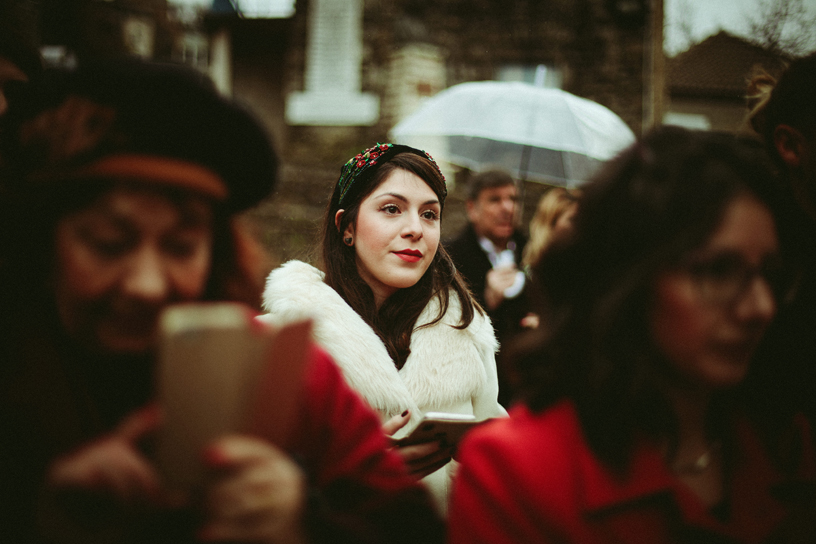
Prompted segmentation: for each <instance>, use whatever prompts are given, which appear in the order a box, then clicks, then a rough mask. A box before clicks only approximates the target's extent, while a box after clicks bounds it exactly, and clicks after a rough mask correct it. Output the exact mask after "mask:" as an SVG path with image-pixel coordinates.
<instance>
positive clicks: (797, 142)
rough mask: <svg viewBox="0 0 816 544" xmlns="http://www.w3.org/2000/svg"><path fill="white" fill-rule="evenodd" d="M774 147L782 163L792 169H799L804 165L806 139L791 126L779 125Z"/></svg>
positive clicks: (775, 133) (775, 131)
mask: <svg viewBox="0 0 816 544" xmlns="http://www.w3.org/2000/svg"><path fill="white" fill-rule="evenodd" d="M773 139H774V147H776V152H777V153H779V157H780V158H781V159H782V161H783V162H784V163H785V164H787V165H788V166H790V167H793V168H797V167H799V166H800V165H801V164H802V159H803V158H804V155H805V152H806V149H805V137H804V136H803V135H802V133H801V132H799V131H798V130H797V129H795V128H793V127H792V126H790V125H779V126H777V127H776V128H775V129H774V133H773Z"/></svg>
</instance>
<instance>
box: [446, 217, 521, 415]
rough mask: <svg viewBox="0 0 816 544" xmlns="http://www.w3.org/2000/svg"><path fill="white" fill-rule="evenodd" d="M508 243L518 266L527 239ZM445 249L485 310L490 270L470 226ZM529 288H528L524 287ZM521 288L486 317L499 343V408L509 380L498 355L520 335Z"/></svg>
mask: <svg viewBox="0 0 816 544" xmlns="http://www.w3.org/2000/svg"><path fill="white" fill-rule="evenodd" d="M511 240H512V241H513V242H514V243H515V244H516V247H515V250H514V253H515V257H516V263H520V262H521V253H522V251H523V250H524V245H525V244H526V243H527V239H526V238H525V237H524V235H523V234H521V233H520V232H518V231H516V232H515V233H513V236H512V238H511ZM444 246H445V248H446V249H447V250H448V253H450V256H451V258H452V259H453V262H454V264H455V265H456V269H457V270H458V271H459V273H460V274H461V275H462V276H463V277H464V279H465V281H466V282H467V284H468V286H469V287H470V290H471V292H472V293H473V297H474V298H475V299H476V300H477V301H478V302H479V304H481V305H482V307H483V308H485V310H487V306H486V305H485V300H484V292H485V283H486V278H487V272H488V271H489V270H490V269H491V268H492V265H491V264H490V259H489V258H488V257H487V253H485V251H484V249H482V246H481V245H479V239H478V237H477V236H476V231H474V230H473V226H472V225H468V226H467V228H465V229H464V230H463V231H462V232H461V233H460V234H459V236H457V237H456V238H455V239H453V240H450V241H448V242H445V244H444ZM528 285H529V284H528ZM528 285H525V287H524V290H522V292H521V294H519V295H518V296H517V297H515V298H511V299H504V300H503V301H502V303H501V304H499V306H498V307H497V308H495V309H494V310H488V311H487V313H488V315H489V316H490V319H491V321H492V322H493V328H494V329H495V330H496V339H497V340H498V341H499V355H498V356H497V364H498V372H499V402H500V403H501V404H502V405H503V406H508V405H509V403H510V402H511V399H512V391H511V385H510V380H509V377H508V375H507V369H506V368H504V367H506V364H504V362H503V357H502V353H503V352H504V351H506V350H505V349H504V347H506V345H507V344H508V343H509V342H510V341H511V340H512V338H513V337H514V336H515V335H517V334H519V333H521V332H522V331H523V330H524V329H523V328H522V327H521V320H522V319H523V318H524V316H526V315H527V314H528V313H529V311H530V300H529V294H528V292H529V288H528Z"/></svg>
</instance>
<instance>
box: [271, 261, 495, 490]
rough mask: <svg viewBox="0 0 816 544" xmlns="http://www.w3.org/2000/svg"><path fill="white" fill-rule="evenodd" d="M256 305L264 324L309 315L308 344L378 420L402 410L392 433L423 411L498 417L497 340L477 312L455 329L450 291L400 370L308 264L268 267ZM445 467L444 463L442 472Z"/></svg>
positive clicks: (455, 304)
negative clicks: (311, 340) (444, 307)
mask: <svg viewBox="0 0 816 544" xmlns="http://www.w3.org/2000/svg"><path fill="white" fill-rule="evenodd" d="M263 304H264V308H265V309H266V310H267V311H268V312H269V314H267V315H266V316H264V317H263V318H262V319H265V320H267V321H269V322H272V323H285V322H290V321H295V320H300V319H305V318H311V319H313V320H314V337H315V341H316V342H317V343H318V344H320V345H321V346H322V347H323V348H325V349H326V351H328V352H329V354H331V356H332V357H333V358H334V360H335V361H336V362H337V364H338V366H339V367H340V369H341V370H342V372H343V375H344V376H345V378H346V380H347V381H348V383H349V384H350V385H351V386H352V387H353V388H354V389H356V390H357V391H358V392H359V393H360V394H361V395H362V396H363V397H364V398H365V399H366V401H367V402H368V403H369V405H371V407H372V408H374V409H375V410H377V411H378V412H379V413H380V415H381V417H382V419H383V421H385V420H387V419H388V418H390V417H391V416H393V415H396V414H400V413H402V412H403V411H404V410H406V409H410V410H411V414H412V415H411V419H412V421H411V423H409V424H408V425H407V426H406V427H404V428H403V429H401V430H400V431H399V432H398V433H397V434H396V435H395V436H396V437H400V436H403V435H404V434H405V433H406V432H407V431H408V430H409V428H411V427H413V424H415V423H416V421H418V420H419V418H421V416H422V413H424V412H431V411H433V412H454V413H462V414H473V415H475V416H476V418H477V419H484V418H488V417H494V416H499V415H504V414H506V412H505V411H504V409H503V408H502V407H501V405H499V403H498V401H497V400H496V399H497V396H498V389H499V388H498V380H497V376H496V359H495V353H496V350H497V349H498V344H497V342H496V336H495V333H494V332H493V327H492V325H491V323H490V319H489V318H488V317H487V316H483V315H481V314H479V313H478V312H477V313H476V315H475V316H474V318H473V321H472V322H471V324H470V325H469V326H468V327H467V328H466V329H464V330H459V329H455V328H454V327H453V326H455V325H456V324H458V322H459V318H460V312H461V306H460V304H459V299H458V297H457V296H455V295H453V296H451V297H450V303H449V305H448V311H447V313H446V314H445V316H444V317H443V318H442V320H441V321H440V322H438V323H436V324H434V325H432V326H430V327H426V328H421V329H419V330H415V331H414V332H413V334H412V336H411V354H410V355H409V356H408V359H407V361H406V362H405V365H403V367H402V369H400V370H397V367H396V366H395V365H394V362H393V361H392V360H391V357H389V355H388V351H387V350H386V348H385V345H384V344H383V343H382V341H381V340H380V338H379V337H378V336H377V334H376V333H375V332H374V330H373V329H371V327H370V326H368V324H366V323H365V321H363V319H362V318H361V317H360V316H359V314H357V312H355V311H354V310H353V309H352V308H351V307H350V306H349V305H348V304H346V302H345V301H344V300H343V299H342V297H341V296H340V295H339V294H338V293H337V292H336V291H335V290H334V289H332V288H331V287H329V286H328V285H326V284H325V283H324V282H323V273H322V272H320V271H319V270H318V269H316V268H314V267H313V266H311V265H309V264H306V263H303V262H300V261H289V262H288V263H286V264H284V265H283V266H281V267H280V268H278V269H276V270H274V271H273V272H272V273H271V274H270V275H269V278H268V279H267V284H266V290H265V292H264V301H263ZM438 311H439V302H438V301H437V300H436V299H434V300H432V301H431V302H430V303H429V304H428V306H427V307H426V308H425V310H423V312H422V314H420V316H419V319H418V320H417V326H419V325H422V324H424V323H428V322H430V321H431V320H433V319H434V317H436V315H437V313H438ZM453 465H454V463H449V465H448V466H449V468H448V472H449V471H451V470H453V468H454V467H453ZM441 472H445V471H437V472H436V473H434V474H432V475H431V476H430V477H428V478H426V482H427V483H428V484H429V485H430V486H431V488H432V490H433V491H434V493H435V495H437V498H440V497H439V495H440V494H442V495H443V496H444V497H446V496H447V481H445V482H441V481H437V482H433V481H428V480H429V479H431V480H438V478H431V477H433V476H435V475H437V476H441V474H440V473H441ZM445 480H447V479H445ZM434 484H436V485H434ZM440 485H441V486H442V489H439V487H440Z"/></svg>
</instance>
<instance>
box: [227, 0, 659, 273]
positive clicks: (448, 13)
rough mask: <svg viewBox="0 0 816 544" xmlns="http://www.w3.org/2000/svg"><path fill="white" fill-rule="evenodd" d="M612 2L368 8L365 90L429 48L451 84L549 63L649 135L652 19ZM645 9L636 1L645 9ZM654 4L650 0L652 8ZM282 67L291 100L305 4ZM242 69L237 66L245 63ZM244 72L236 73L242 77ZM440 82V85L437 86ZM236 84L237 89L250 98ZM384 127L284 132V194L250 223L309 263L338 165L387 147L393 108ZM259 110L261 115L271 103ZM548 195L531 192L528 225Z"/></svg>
mask: <svg viewBox="0 0 816 544" xmlns="http://www.w3.org/2000/svg"><path fill="white" fill-rule="evenodd" d="M615 4H616V3H615V2H612V1H610V0H514V1H512V2H508V1H507V0H365V3H364V13H363V65H362V74H361V76H362V77H361V83H362V91H363V92H370V93H375V94H377V95H378V96H380V97H386V96H387V95H388V94H389V92H388V89H390V88H393V86H394V82H393V81H390V79H389V78H391V77H393V73H394V70H393V68H394V59H395V58H397V59H399V58H400V57H399V55H398V52H400V51H403V50H404V48H406V47H409V48H410V46H412V45H417V44H424V45H427V46H430V47H432V48H433V50H434V51H435V52H437V54H439V55H440V56H441V57H442V58H443V59H444V62H445V71H446V74H445V79H446V80H447V81H446V85H447V86H450V85H454V84H457V83H462V82H465V81H476V80H487V79H493V78H494V77H495V76H496V74H497V72H498V70H499V69H500V68H501V67H502V66H505V65H510V64H522V65H532V66H535V65H537V64H547V65H550V66H553V67H556V68H557V69H559V70H560V71H561V73H562V75H563V88H564V89H565V90H567V91H570V92H572V93H574V94H577V95H579V96H583V97H585V98H589V99H591V100H595V101H596V102H599V103H601V104H603V105H605V106H607V107H608V108H610V109H611V110H613V111H614V112H616V113H617V114H618V115H620V116H621V117H622V118H623V119H624V121H626V122H627V124H628V125H629V126H630V127H631V128H632V130H633V131H634V132H635V133H636V134H637V133H639V132H640V127H641V124H642V119H643V118H644V111H643V102H644V101H643V93H644V77H643V74H644V51H645V49H644V46H645V44H646V43H647V36H646V32H647V31H646V29H647V26H648V25H647V23H646V21H647V19H648V14H646V13H645V12H641V13H635V14H634V15H628V16H627V15H625V14H621V13H618V12H616V11H615V9H613V8H614V5H615ZM636 4H637V3H636ZM643 4H646V2H643ZM289 24H290V25H291V26H290V29H289V32H290V33H289V41H288V45H287V47H286V51H285V53H284V54H283V57H282V59H281V62H282V69H283V72H282V74H283V76H282V77H283V78H284V79H283V81H282V84H281V92H282V95H283V96H285V95H287V94H288V93H290V92H294V91H302V90H303V89H304V72H305V62H306V43H307V27H308V2H307V0H299V1H298V2H297V13H296V15H295V16H294V18H293V19H292V20H291V21H290V22H289ZM239 63H240V61H239V60H238V59H236V65H238V64H239ZM237 73H238V71H237ZM438 79H439V78H438V77H435V79H434V81H438ZM242 87H243V86H242V85H241V82H240V81H239V80H238V77H236V85H235V93H236V95H238V96H239V97H240V96H241V95H242V94H243V93H244V92H245V89H243V88H242ZM381 104H383V111H381V115H380V119H379V121H378V122H377V123H376V124H374V125H373V126H368V127H314V126H283V125H280V124H277V125H276V136H277V140H278V147H279V150H280V151H281V154H282V156H283V158H284V167H283V169H282V176H281V183H280V184H279V188H278V190H277V192H276V195H274V197H273V198H272V199H270V200H269V201H268V202H265V203H263V204H262V205H261V206H259V208H258V209H257V210H254V211H253V212H251V215H252V216H253V217H254V218H256V219H259V220H260V223H261V233H262V234H261V235H262V237H263V240H264V241H265V244H266V245H267V247H269V248H270V249H271V250H272V251H273V253H274V254H275V257H276V259H277V260H278V261H285V260H288V259H290V258H307V259H310V250H311V249H312V248H313V247H314V246H315V245H316V243H317V237H316V234H317V233H318V232H319V226H320V221H321V220H322V216H323V212H324V208H325V205H326V202H327V200H328V197H329V195H330V193H331V190H332V187H333V183H334V181H335V180H336V177H337V175H338V172H339V169H340V166H341V165H342V164H343V163H344V162H345V161H346V160H347V159H348V158H349V157H351V156H353V155H354V154H356V153H357V152H359V151H360V150H362V149H364V148H365V147H367V146H369V145H372V144H373V143H375V142H377V141H386V140H387V134H388V130H389V129H390V128H391V126H392V125H393V124H394V123H395V122H396V121H397V120H398V119H395V117H394V115H392V114H391V113H392V111H393V109H392V108H391V107H390V106H389V101H388V100H385V101H384V103H383V101H381ZM261 109H264V107H262V108H261ZM466 175H467V172H463V173H462V175H455V176H454V179H453V180H452V181H454V182H456V181H457V180H460V183H456V184H455V186H454V187H453V189H452V191H451V195H450V197H449V202H448V205H447V206H446V210H445V218H444V221H443V237H448V236H451V235H452V234H454V233H455V232H456V231H457V230H458V229H459V228H461V226H463V225H464V224H465V221H466V219H465V215H464V187H463V186H462V185H463V184H462V183H461V179H462V178H463V177H464V176H466ZM545 189H546V187H544V186H541V185H537V184H529V183H528V184H527V188H526V190H525V213H524V216H523V217H522V219H521V223H522V225H526V224H527V223H528V222H529V219H530V217H531V215H532V211H533V209H534V208H535V204H536V202H537V200H538V197H539V196H540V195H541V194H543V192H544V190H545Z"/></svg>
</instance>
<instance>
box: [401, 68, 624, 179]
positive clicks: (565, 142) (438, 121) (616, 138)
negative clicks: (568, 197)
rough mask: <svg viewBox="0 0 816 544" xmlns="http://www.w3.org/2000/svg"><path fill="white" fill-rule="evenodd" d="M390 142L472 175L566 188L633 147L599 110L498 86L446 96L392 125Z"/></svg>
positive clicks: (531, 89)
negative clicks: (495, 172) (493, 171)
mask: <svg viewBox="0 0 816 544" xmlns="http://www.w3.org/2000/svg"><path fill="white" fill-rule="evenodd" d="M391 137H392V139H393V140H394V141H397V142H400V143H407V144H410V145H415V146H422V145H425V148H426V149H427V150H428V151H429V152H430V153H431V154H432V155H434V157H436V158H438V159H441V160H445V161H448V162H450V163H453V164H458V165H460V166H465V167H467V168H470V169H471V170H475V171H481V170H484V169H487V168H493V167H498V168H503V169H505V170H507V171H509V172H511V173H512V174H513V175H515V176H516V177H517V178H519V179H528V180H533V181H540V182H543V183H548V184H551V185H559V186H564V187H574V186H577V185H580V184H581V183H582V182H584V181H586V180H587V179H588V178H589V177H590V176H591V175H592V174H593V173H594V171H595V170H596V169H597V168H598V166H599V165H600V164H601V163H602V162H603V161H606V160H608V159H610V158H612V157H614V156H615V155H616V154H617V153H618V152H619V151H621V150H622V149H623V148H625V147H626V146H628V145H629V144H631V143H632V142H634V141H635V135H634V134H633V133H632V131H631V129H629V127H628V126H627V125H626V123H624V122H623V120H622V119H621V118H620V117H618V116H617V115H616V114H615V113H613V112H612V111H611V110H609V109H608V108H606V107H604V106H602V105H600V104H598V103H597V102H593V101H591V100H587V99H585V98H580V97H578V96H575V95H573V94H570V93H568V92H566V91H562V90H560V89H550V88H543V87H536V86H533V85H530V84H528V83H520V82H499V81H479V82H471V83H462V84H459V85H454V86H453V87H449V88H448V89H445V90H444V91H442V92H440V93H439V94H437V95H435V96H434V97H432V98H430V99H428V101H427V102H425V104H423V106H422V107H420V108H419V110H418V111H416V112H415V113H413V114H411V115H410V116H408V117H407V118H405V119H404V120H403V121H401V122H400V123H399V124H397V125H396V126H395V127H394V128H393V129H392V131H391ZM437 155H438V156H437Z"/></svg>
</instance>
